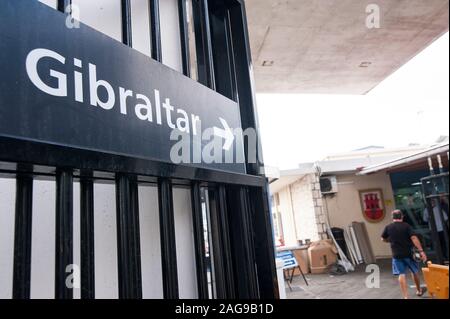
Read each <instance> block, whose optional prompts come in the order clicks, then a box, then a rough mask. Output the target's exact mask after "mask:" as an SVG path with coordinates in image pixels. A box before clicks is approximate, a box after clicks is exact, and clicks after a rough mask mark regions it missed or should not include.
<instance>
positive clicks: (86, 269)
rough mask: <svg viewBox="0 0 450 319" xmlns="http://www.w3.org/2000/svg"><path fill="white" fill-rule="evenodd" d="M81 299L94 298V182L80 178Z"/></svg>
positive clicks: (89, 178) (87, 178) (84, 177)
mask: <svg viewBox="0 0 450 319" xmlns="http://www.w3.org/2000/svg"><path fill="white" fill-rule="evenodd" d="M80 242H81V243H80V248H81V254H80V256H81V265H80V271H81V299H94V298H95V253H94V249H95V248H94V182H93V180H92V178H91V177H90V176H82V177H81V179H80Z"/></svg>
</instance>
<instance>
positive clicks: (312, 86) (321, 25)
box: [246, 0, 449, 94]
mask: <svg viewBox="0 0 450 319" xmlns="http://www.w3.org/2000/svg"><path fill="white" fill-rule="evenodd" d="M369 4H377V5H378V7H379V9H380V28H372V29H369V28H367V26H366V19H367V17H368V15H369V14H370V12H369V13H366V8H367V6H368V5H369ZM246 6H247V15H248V24H249V33H250V43H251V49H252V56H253V64H254V72H255V78H256V89H257V92H258V93H319V94H321V93H330V94H365V93H367V92H369V91H370V90H371V89H372V88H374V87H375V86H376V85H378V84H379V83H380V82H381V81H383V80H384V79H385V78H386V77H388V76H389V75H390V74H392V73H393V72H394V71H395V70H397V69H398V68H399V67H401V66H402V65H403V64H405V63H406V62H408V61H409V60H410V59H411V58H413V57H414V56H415V55H417V54H418V53H419V52H421V51H422V50H423V49H425V48H426V47H427V46H428V45H429V44H430V43H432V42H433V41H434V40H436V39H437V38H438V37H440V36H441V35H442V34H444V33H445V32H446V31H448V26H449V20H448V13H449V12H448V11H449V8H448V6H449V1H448V0H246Z"/></svg>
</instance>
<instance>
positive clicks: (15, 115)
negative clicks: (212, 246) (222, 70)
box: [0, 0, 245, 173]
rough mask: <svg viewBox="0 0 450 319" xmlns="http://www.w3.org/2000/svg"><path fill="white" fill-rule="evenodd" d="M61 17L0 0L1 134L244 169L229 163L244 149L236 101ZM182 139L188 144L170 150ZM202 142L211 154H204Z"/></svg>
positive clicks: (31, 4) (35, 5)
mask: <svg viewBox="0 0 450 319" xmlns="http://www.w3.org/2000/svg"><path fill="white" fill-rule="evenodd" d="M99 18H101V17H99ZM66 19H67V17H66V15H65V14H63V13H60V12H58V11H56V10H53V9H51V8H49V7H47V6H46V5H44V4H41V3H39V2H38V1H29V0H1V1H0V136H8V137H14V138H18V139H26V140H32V141H39V142H44V143H49V144H57V145H62V146H70V147H76V148H82V149H88V150H95V151H99V152H105V153H112V154H120V155H126V156H131V157H135V158H145V159H151V160H157V161H163V162H176V163H180V162H177V160H178V161H181V163H185V164H187V165H194V166H201V167H208V168H214V169H221V170H227V171H233V172H238V173H245V166H244V164H243V163H236V160H233V161H232V162H231V163H230V161H229V159H230V158H235V157H236V151H237V152H238V153H239V152H240V151H241V150H242V149H243V143H242V138H239V137H238V138H235V137H236V135H235V134H233V132H232V130H234V129H236V128H240V116H239V108H238V105H237V103H235V102H233V101H231V100H229V99H227V98H226V97H224V96H222V95H220V94H217V93H216V92H214V91H212V90H210V89H208V88H206V87H204V86H203V85H201V84H199V83H197V82H195V81H193V80H191V79H189V78H187V77H185V76H183V75H182V74H180V73H178V72H176V71H174V70H172V69H170V68H168V67H166V66H164V65H162V64H160V63H158V62H156V61H153V60H152V59H151V58H149V57H148V56H146V55H143V54H141V53H139V52H137V51H135V50H134V49H131V48H129V47H127V46H126V45H124V44H122V43H120V42H118V41H116V40H114V39H111V38H109V37H108V36H106V35H104V34H102V33H100V32H98V31H95V30H93V29H92V28H90V27H88V26H85V25H83V24H80V25H79V28H69V27H67V26H66ZM117 23H120V21H117ZM206 129H210V132H212V133H213V135H211V134H209V133H208V134H204V132H205V130H206ZM241 137H242V135H241ZM217 138H218V139H220V141H221V143H222V144H221V148H220V149H219V150H218V149H217V148H215V149H214V150H212V149H211V147H208V145H209V144H211V141H212V140H213V139H216V141H217ZM182 139H184V140H183V141H184V142H186V141H189V144H188V149H187V150H186V149H182V148H176V149H175V150H178V152H175V155H178V156H175V157H173V156H172V157H171V151H172V153H173V154H172V155H174V146H177V145H178V146H180V145H181V144H180V143H181V141H182ZM177 143H178V144H177ZM185 146H186V145H185ZM205 148H208V151H207V153H211V151H216V152H217V151H219V152H220V154H219V156H217V154H215V155H214V156H212V157H211V156H209V157H208V159H207V160H205V158H204V157H203V156H202V155H203V153H204V151H205ZM199 151H200V153H199ZM182 152H184V154H181V153H182ZM233 154H234V157H233ZM209 155H211V154H209ZM230 156H231V157H230ZM174 158H175V159H176V160H175V161H174ZM211 158H214V159H213V160H211ZM226 158H228V163H226Z"/></svg>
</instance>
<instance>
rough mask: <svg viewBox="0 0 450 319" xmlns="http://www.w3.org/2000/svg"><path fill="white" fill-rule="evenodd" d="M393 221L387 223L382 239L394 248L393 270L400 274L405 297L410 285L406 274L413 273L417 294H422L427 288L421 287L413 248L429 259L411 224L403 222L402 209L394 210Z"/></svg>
mask: <svg viewBox="0 0 450 319" xmlns="http://www.w3.org/2000/svg"><path fill="white" fill-rule="evenodd" d="M392 221H393V222H392V223H391V224H389V225H387V226H386V228H385V229H384V231H383V234H382V235H381V239H382V240H383V241H385V242H388V243H390V244H391V250H392V272H393V274H394V275H398V276H399V277H398V281H399V283H400V288H401V291H402V295H403V298H405V299H408V285H407V281H406V274H407V273H408V272H411V273H412V277H413V280H414V283H415V285H416V289H417V291H416V294H417V296H422V295H423V294H424V292H425V289H422V288H421V287H420V277H419V265H418V263H417V262H416V261H415V260H414V259H413V257H412V255H413V248H414V247H416V248H417V249H418V251H419V253H420V258H421V259H422V261H424V262H425V261H426V260H427V256H426V255H425V253H424V251H423V249H422V245H421V244H420V241H419V238H418V237H417V236H416V235H415V234H414V232H413V230H412V228H411V226H410V225H409V224H407V223H405V222H403V213H402V212H401V211H400V210H395V211H393V212H392Z"/></svg>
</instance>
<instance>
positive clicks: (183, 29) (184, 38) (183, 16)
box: [178, 0, 191, 77]
mask: <svg viewBox="0 0 450 319" xmlns="http://www.w3.org/2000/svg"><path fill="white" fill-rule="evenodd" d="M178 18H179V24H180V42H181V59H182V62H183V74H184V75H186V76H187V77H191V63H190V53H189V30H188V23H187V8H186V0H178Z"/></svg>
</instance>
